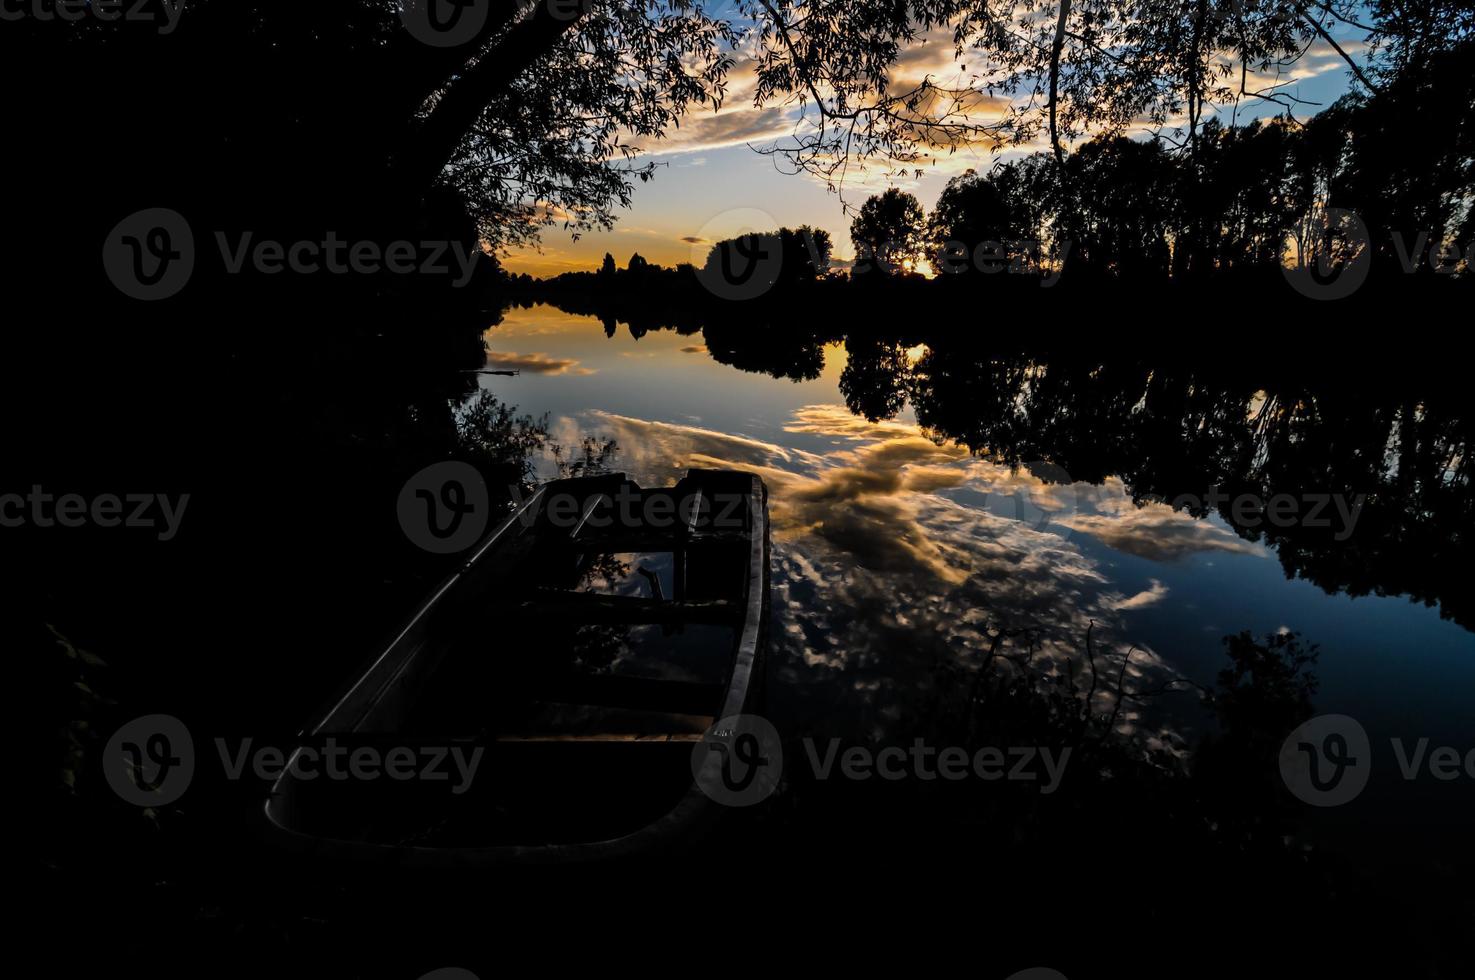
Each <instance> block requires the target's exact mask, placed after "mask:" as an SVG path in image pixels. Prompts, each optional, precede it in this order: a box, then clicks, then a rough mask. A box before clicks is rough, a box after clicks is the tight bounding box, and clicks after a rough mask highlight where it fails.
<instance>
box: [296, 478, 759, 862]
mask: <svg viewBox="0 0 1475 980" xmlns="http://www.w3.org/2000/svg"><path fill="white" fill-rule="evenodd" d="M755 487H757V488H758V492H759V493H761V492H762V491H761V487H762V484H761V482H759V481H757V480H755V479H754V478H753V477H752V476H750V475H748V474H741V473H731V472H725V471H698V470H694V471H691V472H690V473H689V474H688V475H687V476H686V477H685V478H683V479H682V480H681V481H679V482H678V483H677V484H676V485H675V486H672V487H665V488H656V489H650V490H645V489H641V488H640V487H638V486H637V485H636V484H634V483H633V482H631V481H630V480H628V479H627V478H625V477H623V476H621V475H610V476H604V477H593V478H581V479H575V480H565V481H556V482H554V483H551V484H547V485H545V486H544V487H543V488H541V489H540V490H539V491H538V494H537V496H535V497H533V498H530V499H529V500H528V501H526V502H525V503H524V504H523V507H522V510H521V511H520V512H519V514H518V515H515V517H514V519H513V520H512V521H511V522H509V524H508V525H506V527H505V528H504V530H503V533H502V534H501V535H500V536H499V537H498V539H497V540H494V541H490V542H487V543H486V544H484V545H481V546H478V548H477V549H473V552H472V553H471V555H470V558H469V559H468V560H467V562H466V564H465V566H463V569H462V571H461V572H460V573H459V574H458V576H457V577H456V578H455V579H454V580H453V581H452V582H450V583H448V584H447V585H445V586H443V587H442V589H441V590H440V591H439V592H438V593H437V594H436V596H434V597H433V598H432V599H431V600H430V601H429V602H428V603H427V605H426V607H425V608H424V609H423V610H422V612H421V614H420V616H419V617H418V618H417V620H416V621H415V623H413V624H412V625H411V627H410V628H409V629H407V630H406V631H405V633H404V634H402V635H401V636H400V637H399V638H398V639H397V640H396V641H395V643H394V644H392V645H391V647H390V648H389V650H388V651H387V652H386V653H385V654H384V655H383V656H382V657H381V658H380V660H379V662H377V663H376V664H375V665H374V666H373V667H372V668H370V670H369V671H368V672H366V673H365V674H364V676H363V678H362V679H361V680H360V681H359V683H358V684H357V685H355V687H354V688H353V689H352V690H350V692H349V693H348V694H347V695H346V696H345V697H344V699H343V701H341V702H340V703H339V704H338V705H337V706H336V707H335V708H334V709H333V710H332V711H331V712H329V714H328V716H327V717H326V719H325V721H324V722H323V724H322V725H320V726H319V727H318V728H317V730H315V731H314V732H313V733H311V734H312V739H313V740H314V741H318V742H321V741H323V740H325V739H326V738H328V737H329V736H331V737H333V738H334V740H335V742H337V743H338V744H340V745H341V744H348V745H362V744H377V745H383V746H390V745H411V746H416V745H418V746H426V747H429V746H449V747H460V749H461V751H462V753H463V755H469V754H470V753H471V752H472V751H473V750H478V749H479V750H480V751H481V752H482V755H481V757H480V762H479V765H478V769H477V772H476V775H475V779H474V780H473V781H472V783H471V785H470V788H469V789H463V790H461V791H455V788H454V786H453V785H451V782H452V781H451V780H447V781H443V782H439V783H427V782H426V781H423V780H409V781H401V782H394V781H389V780H384V779H380V780H377V781H373V782H367V783H364V782H358V781H345V782H342V783H339V784H336V785H332V784H328V783H325V782H324V781H323V780H317V781H314V782H300V783H298V785H297V786H295V787H294V788H293V789H294V794H295V796H296V799H294V801H293V806H292V808H291V809H292V811H293V821H294V823H296V824H298V825H299V828H298V829H302V830H305V831H307V832H309V833H319V834H323V835H327V836H333V837H338V838H343V837H345V836H346V837H349V838H351V839H357V840H373V841H382V842H385V843H400V844H403V843H411V842H416V843H422V844H434V845H438V846H470V845H488V844H505V843H518V844H537V843H551V842H558V841H567V840H579V839H590V840H592V839H606V838H608V837H611V836H617V835H619V834H621V833H627V832H630V831H632V830H634V829H638V828H639V827H640V826H642V825H644V824H645V823H649V822H650V821H653V820H656V819H658V818H659V817H660V816H662V815H663V814H664V813H666V812H667V811H669V810H670V809H671V808H672V807H673V806H674V805H675V803H676V802H677V801H679V799H680V798H681V796H682V795H683V794H684V793H685V792H686V791H687V790H688V789H689V788H690V784H691V770H690V760H691V755H692V748H693V745H694V743H695V742H697V741H699V740H700V739H701V737H702V735H703V733H704V732H705V731H706V730H707V729H708V728H709V727H710V726H711V725H712V724H713V722H714V721H716V720H717V719H718V718H719V717H721V714H722V711H723V707H724V703H725V700H726V696H727V693H728V687H729V684H730V683H731V681H732V672H733V669H734V661H735V653H736V651H737V648H738V645H739V644H740V642H741V641H742V638H743V634H744V631H745V629H747V630H749V631H751V630H752V629H753V628H754V627H753V624H754V623H755V622H757V623H760V624H761V617H753V616H750V614H749V600H750V599H752V600H753V601H756V602H760V603H761V601H762V596H761V595H752V596H750V591H751V586H752V581H751V578H752V570H753V561H752V556H753V540H752V530H753V528H752V522H753V520H754V517H753V513H754V509H753V508H752V507H751V506H750V503H751V500H752V497H753V494H754V488H755ZM757 509H758V512H760V513H761V509H762V501H761V500H759V501H758V508H757ZM765 564H766V560H765ZM760 591H763V592H766V589H762V590H760ZM447 767H448V768H449V765H448V766H447Z"/></svg>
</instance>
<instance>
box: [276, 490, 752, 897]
mask: <svg viewBox="0 0 1475 980" xmlns="http://www.w3.org/2000/svg"><path fill="white" fill-rule="evenodd" d="M702 473H712V474H732V475H743V476H747V477H749V478H750V481H751V482H750V484H749V487H748V489H747V497H748V515H749V523H748V528H749V533H748V544H749V548H748V584H747V591H746V594H745V596H744V600H745V604H746V606H747V609H746V612H745V615H744V618H743V625H742V630H741V633H740V634H739V636H738V639H737V642H736V644H735V652H734V655H733V658H732V668H731V671H730V674H729V679H728V683H727V687H726V692H725V695H724V698H723V703H722V710H721V712H720V713H719V714H718V715H717V719H718V720H721V719H724V718H729V717H731V716H733V715H738V714H742V713H743V709H744V708H745V707H746V706H747V705H748V701H749V698H750V696H751V694H752V682H753V677H754V673H755V668H756V667H757V664H758V660H759V657H760V656H761V653H762V651H761V640H762V635H763V632H764V629H763V627H764V622H763V620H764V617H765V616H766V614H767V610H768V601H767V599H768V597H767V587H768V547H769V545H768V533H769V532H768V490H767V487H766V486H765V485H764V483H763V480H762V478H761V477H759V476H758V475H757V474H752V473H744V472H743V471H740V470H739V471H733V470H688V472H687V477H688V478H690V477H692V476H696V475H700V474H702ZM558 482H564V481H558ZM569 482H574V481H569ZM678 482H679V481H678ZM551 485H552V484H544V485H543V486H540V487H539V488H538V489H537V490H536V491H535V492H534V493H533V494H531V495H530V496H529V497H528V498H527V499H526V500H525V501H523V503H522V504H521V506H519V507H518V508H517V510H515V511H514V512H513V513H512V515H511V516H509V517H508V518H507V519H506V520H505V521H504V522H503V523H502V524H500V525H499V526H498V527H497V529H496V530H494V531H493V532H492V533H491V534H489V535H488V536H487V538H486V539H485V540H484V541H483V542H482V543H480V544H478V545H476V546H475V548H474V551H473V553H472V556H471V557H470V558H469V559H468V560H467V561H466V562H465V563H463V565H462V566H461V568H460V569H458V570H457V571H456V572H455V573H453V574H452V575H450V576H449V577H447V579H446V580H445V581H444V582H442V583H441V585H440V586H439V587H438V588H437V589H436V590H435V592H434V593H433V594H432V596H431V597H430V598H429V599H428V600H426V602H424V603H423V604H422V605H421V606H420V608H419V610H418V611H417V612H416V613H415V615H414V616H413V617H412V618H411V620H410V622H409V624H408V625H406V627H405V628H404V629H403V630H401V631H400V632H399V634H398V635H397V636H396V638H395V640H394V641H393V642H392V643H391V644H390V646H389V647H388V648H386V649H385V651H384V652H383V653H382V654H380V655H379V657H377V658H376V659H375V661H374V662H373V664H372V665H371V666H370V667H369V668H368V670H366V671H365V672H364V673H363V674H361V675H360V676H359V679H358V681H357V682H356V683H355V684H354V685H353V686H352V687H351V688H350V689H349V691H348V693H346V694H345V695H344V696H343V697H342V698H341V699H340V700H339V701H338V702H337V704H335V705H334V707H333V708H332V709H331V710H330V711H329V712H328V713H327V714H326V715H325V716H324V717H323V719H322V720H321V721H320V722H318V724H317V725H315V726H313V728H312V729H311V734H312V735H313V736H314V737H316V736H319V735H321V734H322V733H323V731H324V729H325V728H326V727H327V725H328V723H329V722H330V721H332V720H333V717H334V715H336V714H337V713H338V712H339V711H341V710H344V709H345V707H346V706H347V705H348V704H349V702H350V699H351V698H352V697H353V695H354V693H355V692H357V691H358V689H359V688H360V687H362V686H363V685H364V683H365V682H366V681H367V680H368V679H369V676H370V675H371V674H372V673H373V672H375V671H376V670H378V669H379V668H380V665H381V664H383V663H385V661H386V659H387V658H388V657H389V656H390V654H392V653H393V652H395V648H396V647H397V646H399V645H400V644H401V643H404V642H406V639H407V638H408V637H409V636H410V635H411V634H412V631H413V630H414V629H415V627H416V626H417V625H420V624H421V623H422V621H423V620H424V619H425V617H426V615H427V614H428V613H429V612H430V611H431V610H432V609H433V608H434V607H435V606H436V605H437V604H438V603H439V602H440V600H441V599H443V598H444V597H445V595H446V594H447V593H448V592H449V591H450V590H451V589H452V587H454V586H455V585H457V584H458V583H459V582H460V580H461V578H462V577H463V576H464V575H466V574H467V573H469V572H471V571H473V570H474V567H475V566H476V565H477V564H478V563H479V562H480V560H481V559H482V558H483V557H484V556H485V555H487V554H488V553H489V551H490V550H491V549H492V547H493V546H494V545H495V544H496V543H497V542H498V541H499V540H500V539H501V537H502V535H503V534H504V533H505V532H506V531H507V530H508V529H509V528H511V527H512V526H513V524H514V523H517V522H519V521H522V522H523V523H524V525H525V527H526V526H529V525H528V524H527V522H526V521H524V514H525V513H526V512H527V511H528V510H529V508H532V507H535V506H537V504H538V502H539V501H541V499H542V498H543V496H544V495H545V492H546V491H547V490H548V487H549V486H551ZM652 489H667V488H652ZM419 653H420V647H419V646H418V645H417V646H415V647H414V648H412V649H411V650H410V651H408V652H406V653H405V654H404V655H403V657H402V659H401V661H400V662H399V664H398V666H397V668H396V669H395V670H394V672H393V673H392V674H391V675H390V676H389V677H388V678H386V679H384V680H383V681H381V682H380V683H379V684H377V685H376V686H375V688H374V694H373V696H372V697H370V698H369V699H368V700H369V704H368V705H367V706H365V707H364V708H363V709H362V710H361V711H360V714H359V717H358V719H357V720H356V722H355V724H354V729H353V730H357V728H358V727H359V725H361V724H363V722H364V721H365V719H366V718H367V717H368V715H369V714H370V712H371V711H372V709H373V707H374V706H376V705H377V704H378V703H379V702H380V701H382V699H383V698H384V697H385V696H386V694H387V693H388V692H389V691H390V690H391V689H392V687H393V685H394V682H395V681H396V680H398V679H399V678H400V677H401V676H402V675H403V674H404V672H405V670H407V669H408V668H409V666H410V664H411V663H412V662H414V661H415V660H416V658H417V657H418V655H419ZM302 750H303V747H302V746H299V747H297V748H296V749H294V750H293V752H292V754H291V756H290V757H289V758H288V761H287V765H286V766H285V768H284V769H283V771H282V773H281V775H279V776H278V777H277V780H276V781H275V782H274V783H273V785H272V789H271V793H270V794H269V796H268V799H267V802H266V804H265V806H264V808H263V810H264V815H265V817H266V822H267V826H268V830H269V832H270V833H271V835H272V836H273V837H274V838H275V839H276V840H277V841H278V842H279V843H281V844H284V845H286V846H288V847H291V848H293V849H295V850H298V851H300V852H303V853H306V854H308V855H309V856H316V857H324V858H329V859H332V860H346V861H350V862H356V863H363V862H367V863H375V864H381V865H389V866H394V867H398V868H401V869H405V870H425V871H432V870H457V869H475V868H482V867H493V866H506V865H548V864H569V863H586V862H592V861H603V860H611V859H615V858H619V857H624V856H629V855H632V854H636V853H645V852H647V851H651V850H656V849H659V848H661V847H662V846H663V845H668V844H671V843H674V842H675V841H677V840H678V839H680V838H683V837H685V836H687V835H688V834H690V833H691V832H693V831H695V830H698V829H700V828H701V827H702V826H704V825H706V824H708V823H710V822H712V821H714V820H715V819H716V817H717V816H719V815H720V811H721V810H722V809H724V808H723V807H721V806H719V805H718V804H717V803H716V802H715V801H714V800H712V799H711V798H710V797H709V796H708V795H707V793H706V791H705V790H703V789H702V786H703V784H704V783H706V784H709V785H710V783H711V781H713V780H716V779H718V778H720V774H721V765H722V754H721V753H718V752H709V753H707V754H706V756H705V758H704V759H703V760H702V766H701V768H700V769H699V770H698V771H697V772H695V773H693V778H692V780H691V783H690V785H689V786H688V787H687V790H686V792H685V793H684V794H682V796H681V798H680V800H679V801H678V802H677V803H676V805H675V806H674V807H672V808H671V810H669V811H667V812H666V813H665V814H664V815H663V816H661V817H659V818H658V819H656V820H654V821H652V822H651V823H648V824H646V825H645V826H643V827H640V828H638V829H636V830H634V831H631V832H630V833H628V834H624V835H622V836H619V837H614V838H609V839H606V840H595V841H578V842H569V843H556V844H492V845H485V846H473V847H422V846H414V845H409V846H407V845H400V844H384V843H373V842H368V841H353V840H345V839H342V838H332V837H322V836H318V835H314V834H308V833H306V832H304V831H300V830H297V829H295V828H293V827H291V826H289V825H288V824H289V822H290V818H289V817H288V816H287V814H286V813H285V811H287V810H288V809H290V806H291V801H290V797H291V795H292V790H293V788H295V785H296V782H297V781H296V780H295V778H294V777H293V775H292V763H293V762H294V761H295V760H296V759H297V757H298V755H299V754H300V753H301V752H302Z"/></svg>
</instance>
